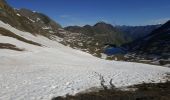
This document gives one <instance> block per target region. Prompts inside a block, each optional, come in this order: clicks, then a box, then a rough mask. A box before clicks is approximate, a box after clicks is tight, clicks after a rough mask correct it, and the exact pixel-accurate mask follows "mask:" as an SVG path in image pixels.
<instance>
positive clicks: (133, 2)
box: [6, 0, 170, 26]
mask: <svg viewBox="0 0 170 100" xmlns="http://www.w3.org/2000/svg"><path fill="white" fill-rule="evenodd" d="M6 1H7V2H8V3H9V4H10V5H11V6H12V7H14V8H18V9H20V8H27V9H31V10H33V11H37V12H41V13H44V14H46V15H48V16H49V17H50V18H52V19H53V20H55V21H56V22H58V23H59V24H61V25H62V26H70V25H79V26H83V25H86V24H89V25H93V24H95V23H97V22H99V21H104V22H107V23H110V24H113V25H132V26H136V25H137V26H140V25H152V24H159V23H164V22H165V21H167V20H169V19H170V12H169V10H170V0H6Z"/></svg>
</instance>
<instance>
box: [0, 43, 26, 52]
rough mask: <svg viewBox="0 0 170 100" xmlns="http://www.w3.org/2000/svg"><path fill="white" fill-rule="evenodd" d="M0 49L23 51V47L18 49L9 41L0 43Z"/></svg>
mask: <svg viewBox="0 0 170 100" xmlns="http://www.w3.org/2000/svg"><path fill="white" fill-rule="evenodd" d="M0 49H11V50H15V51H24V49H20V48H18V47H16V46H15V45H12V44H9V43H0Z"/></svg>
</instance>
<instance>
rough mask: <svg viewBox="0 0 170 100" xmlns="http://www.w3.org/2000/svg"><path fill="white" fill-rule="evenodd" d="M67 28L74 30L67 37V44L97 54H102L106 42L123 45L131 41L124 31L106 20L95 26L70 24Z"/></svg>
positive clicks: (70, 30)
mask: <svg viewBox="0 0 170 100" xmlns="http://www.w3.org/2000/svg"><path fill="white" fill-rule="evenodd" d="M65 30H67V31H69V32H72V33H70V34H69V35H67V36H66V37H65V38H67V39H65V40H67V41H65V42H66V44H70V45H71V46H72V47H74V48H80V49H82V50H84V51H87V52H90V53H92V54H94V55H97V56H101V54H100V53H103V48H104V47H105V44H115V45H122V44H124V43H127V42H129V41H130V39H127V38H126V37H124V33H122V32H120V31H119V30H118V29H117V28H115V27H113V26H112V25H111V24H107V23H105V22H99V23H97V24H95V25H94V26H90V25H85V26H83V27H79V26H69V27H66V28H65Z"/></svg>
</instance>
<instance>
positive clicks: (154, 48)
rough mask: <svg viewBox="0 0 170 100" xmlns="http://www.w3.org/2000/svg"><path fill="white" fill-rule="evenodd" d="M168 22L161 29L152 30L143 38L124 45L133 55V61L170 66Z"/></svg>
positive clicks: (169, 24)
mask: <svg viewBox="0 0 170 100" xmlns="http://www.w3.org/2000/svg"><path fill="white" fill-rule="evenodd" d="M169 28H170V21H168V22H166V23H165V24H163V25H162V26H161V27H159V28H157V29H155V30H153V31H152V32H151V33H150V34H148V35H146V36H145V37H143V38H141V39H138V40H135V41H133V42H131V43H129V44H126V45H124V47H125V48H128V49H129V51H130V53H133V55H135V56H133V57H130V58H133V59H134V60H144V59H145V60H150V62H152V63H153V64H154V63H156V64H160V65H166V66H167V67H169V64H170V61H169V59H170V55H169V54H170V34H169V33H170V30H169ZM136 58H138V59H136Z"/></svg>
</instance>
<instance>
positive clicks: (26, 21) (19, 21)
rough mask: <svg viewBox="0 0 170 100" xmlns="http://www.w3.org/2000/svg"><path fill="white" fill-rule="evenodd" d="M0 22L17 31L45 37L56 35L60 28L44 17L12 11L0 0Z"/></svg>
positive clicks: (34, 13) (25, 11)
mask: <svg viewBox="0 0 170 100" xmlns="http://www.w3.org/2000/svg"><path fill="white" fill-rule="evenodd" d="M0 20H1V21H3V22H5V23H8V24H10V25H12V26H13V27H15V28H17V29H19V30H22V31H27V32H31V33H32V34H34V35H37V34H40V35H44V36H46V37H50V34H52V33H53V34H56V33H58V29H59V28H61V26H60V25H59V24H57V23H55V22H54V21H53V20H51V19H50V18H49V17H47V16H46V15H44V14H41V13H37V12H32V11H30V10H27V9H20V10H17V9H13V8H12V7H10V6H9V5H8V4H7V3H6V1H5V0H0Z"/></svg>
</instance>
